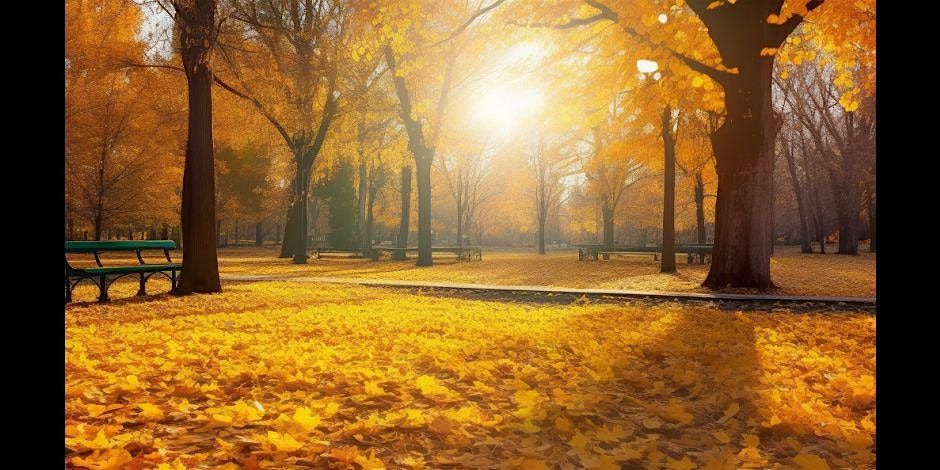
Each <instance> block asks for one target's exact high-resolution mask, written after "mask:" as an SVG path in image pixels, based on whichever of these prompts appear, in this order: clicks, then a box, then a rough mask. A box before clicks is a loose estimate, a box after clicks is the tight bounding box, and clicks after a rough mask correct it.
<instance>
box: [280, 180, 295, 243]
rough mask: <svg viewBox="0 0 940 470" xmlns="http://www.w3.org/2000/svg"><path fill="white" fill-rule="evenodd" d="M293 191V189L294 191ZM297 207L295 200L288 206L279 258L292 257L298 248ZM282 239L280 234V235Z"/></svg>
mask: <svg viewBox="0 0 940 470" xmlns="http://www.w3.org/2000/svg"><path fill="white" fill-rule="evenodd" d="M292 192H293V191H292ZM296 214H297V207H296V205H295V204H294V201H293V200H291V201H290V203H289V204H288V206H287V216H286V217H285V219H284V233H283V239H282V241H281V254H279V255H278V258H292V257H293V256H294V251H295V250H296V249H297V227H296V225H297V221H296V220H295V219H296ZM280 227H281V226H280V225H278V231H280ZM278 238H279V239H281V237H280V236H278Z"/></svg>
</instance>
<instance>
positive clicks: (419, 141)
mask: <svg viewBox="0 0 940 470" xmlns="http://www.w3.org/2000/svg"><path fill="white" fill-rule="evenodd" d="M385 63H386V64H387V65H388V67H389V69H391V70H392V72H393V76H392V82H393V83H394V85H395V94H396V95H397V96H398V103H399V108H398V114H399V116H401V119H402V121H403V122H404V124H405V130H406V131H407V133H408V150H410V151H411V155H412V156H413V157H414V160H415V172H416V177H417V181H418V261H417V263H416V264H417V265H418V266H431V265H433V264H434V260H433V259H432V258H431V163H432V161H433V160H434V149H433V147H431V146H430V145H428V143H427V141H426V140H425V135H424V130H423V126H422V125H421V122H420V121H418V120H415V119H414V118H413V117H412V105H411V96H410V95H409V93H408V87H407V86H406V84H405V78H404V77H403V76H400V75H398V74H397V73H394V72H396V62H395V54H394V52H392V49H391V46H385ZM447 75H448V74H447V73H446V72H445V80H444V81H445V88H444V89H445V91H446V89H447V85H446V82H447V78H446V76H447ZM443 103H444V97H443V96H442V97H441V99H440V101H438V107H440V106H441V105H442V104H443ZM438 111H439V115H440V112H441V111H442V110H440V109H439V110H438Z"/></svg>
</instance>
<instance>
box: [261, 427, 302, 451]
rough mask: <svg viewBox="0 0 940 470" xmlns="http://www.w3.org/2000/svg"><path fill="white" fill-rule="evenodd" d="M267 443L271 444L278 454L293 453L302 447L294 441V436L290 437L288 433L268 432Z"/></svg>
mask: <svg viewBox="0 0 940 470" xmlns="http://www.w3.org/2000/svg"><path fill="white" fill-rule="evenodd" d="M268 442H269V443H271V444H272V445H273V446H274V448H275V450H277V451H279V452H293V451H295V450H297V449H300V448H301V447H303V444H301V443H299V442H297V440H296V439H294V436H291V435H290V433H286V432H285V433H283V434H281V433H278V432H274V431H268Z"/></svg>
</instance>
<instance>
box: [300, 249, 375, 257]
mask: <svg viewBox="0 0 940 470" xmlns="http://www.w3.org/2000/svg"><path fill="white" fill-rule="evenodd" d="M332 255H350V256H347V257H348V258H362V257H363V255H362V250H334V249H332V248H314V249H313V250H311V253H310V257H311V258H313V259H320V258H325V257H329V256H332Z"/></svg>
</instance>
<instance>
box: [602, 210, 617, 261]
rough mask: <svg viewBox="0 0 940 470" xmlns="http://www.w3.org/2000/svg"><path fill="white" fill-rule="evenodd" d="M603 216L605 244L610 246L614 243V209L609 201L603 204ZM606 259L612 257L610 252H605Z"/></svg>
mask: <svg viewBox="0 0 940 470" xmlns="http://www.w3.org/2000/svg"><path fill="white" fill-rule="evenodd" d="M601 218H603V219H604V231H603V239H604V246H606V247H610V246H613V245H614V210H613V208H611V207H610V204H608V203H607V201H604V203H603V205H602V206H601ZM603 256H604V259H605V260H608V259H610V255H609V254H604V255H603Z"/></svg>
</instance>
